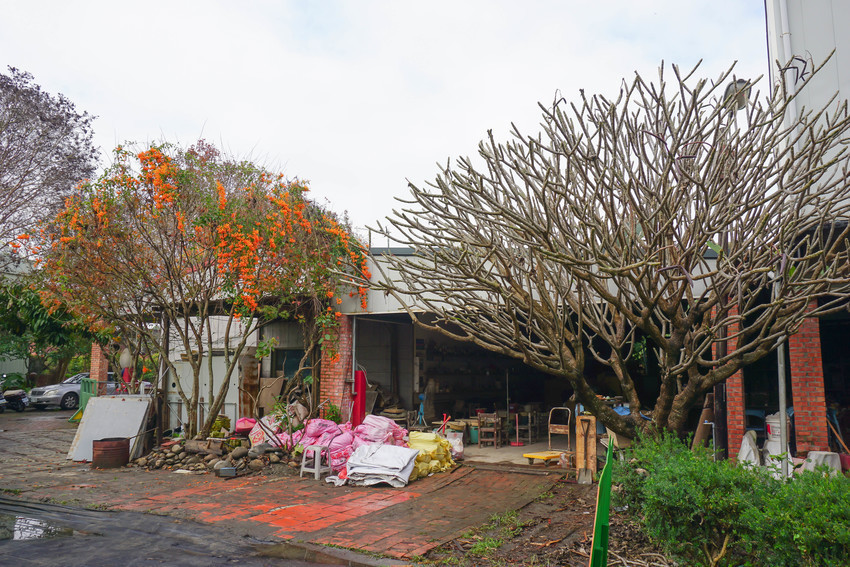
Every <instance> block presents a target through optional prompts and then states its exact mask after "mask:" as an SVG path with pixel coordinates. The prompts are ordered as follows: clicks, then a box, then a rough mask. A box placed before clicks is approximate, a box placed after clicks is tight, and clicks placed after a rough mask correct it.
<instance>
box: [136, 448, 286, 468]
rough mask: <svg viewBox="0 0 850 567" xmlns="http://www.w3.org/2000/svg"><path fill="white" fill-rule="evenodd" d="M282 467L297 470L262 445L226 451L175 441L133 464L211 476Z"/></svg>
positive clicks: (276, 450)
mask: <svg viewBox="0 0 850 567" xmlns="http://www.w3.org/2000/svg"><path fill="white" fill-rule="evenodd" d="M278 463H284V464H288V465H289V466H290V467H293V468H294V467H296V466H298V463H297V462H296V461H290V460H289V456H288V455H286V454H284V453H282V452H281V451H280V449H276V448H275V447H272V446H271V445H269V444H266V443H263V444H260V445H257V446H255V447H253V448H251V449H248V448H247V447H244V446H238V447H235V448H233V449H232V450H229V448H228V446H227V445H224V444H220V448H218V447H216V448H214V449H207V448H204V447H202V446H198V444H197V442H193V441H189V442H185V441H179V442H176V443H173V444H171V445H168V446H163V447H160V448H159V449H155V450H153V451H151V452H150V453H149V454H148V455H146V456H144V457H141V458H138V459H136V460H135V461H134V462H133V464H135V465H136V466H139V467H142V468H146V469H147V470H153V469H165V470H171V471H189V472H207V471H209V472H214V471H216V470H218V469H221V468H223V467H233V468H235V469H236V471H237V472H242V471H246V469H247V470H248V471H259V470H261V469H263V468H265V467H266V466H268V465H271V464H278Z"/></svg>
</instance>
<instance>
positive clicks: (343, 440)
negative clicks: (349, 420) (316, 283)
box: [330, 432, 354, 453]
mask: <svg viewBox="0 0 850 567" xmlns="http://www.w3.org/2000/svg"><path fill="white" fill-rule="evenodd" d="M353 442H354V435H352V434H351V433H348V432H342V433H340V434H339V435H337V436H336V437H334V438H333V440H332V441H331V444H330V451H331V453H333V452H334V451H340V450H342V449H345V448H346V447H351V444H352V443H353Z"/></svg>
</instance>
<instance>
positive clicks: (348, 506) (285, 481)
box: [0, 414, 558, 557]
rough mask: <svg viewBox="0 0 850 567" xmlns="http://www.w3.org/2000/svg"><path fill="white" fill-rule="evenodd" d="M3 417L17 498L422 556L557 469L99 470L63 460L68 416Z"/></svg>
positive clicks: (0, 436) (1, 442)
mask: <svg viewBox="0 0 850 567" xmlns="http://www.w3.org/2000/svg"><path fill="white" fill-rule="evenodd" d="M2 417H5V418H7V419H0V425H2V427H0V463H3V466H2V467H0V488H2V489H6V491H7V492H8V493H19V495H20V497H21V498H25V499H30V500H42V499H51V500H53V501H58V502H63V503H67V504H72V505H80V506H100V507H106V508H112V509H122V510H136V511H141V512H152V513H156V514H167V515H170V516H176V517H180V518H187V519H194V520H198V521H202V522H210V523H215V524H219V525H224V526H226V527H228V529H232V530H234V531H237V533H242V534H247V535H252V536H255V537H259V538H265V539H271V540H274V539H281V540H286V539H288V540H294V541H305V542H311V543H317V544H334V545H339V546H343V547H349V548H355V549H364V550H369V551H374V552H378V553H386V554H388V555H391V556H395V557H410V556H414V555H422V554H424V553H425V552H427V551H428V550H429V549H431V548H433V547H435V546H437V545H440V544H441V543H443V542H446V541H448V540H450V539H453V538H455V537H457V536H459V535H460V534H462V533H464V532H466V531H468V530H469V529H471V528H474V527H478V526H480V525H482V524H484V523H485V522H487V520H488V519H489V518H490V517H491V516H493V515H494V514H502V513H504V512H506V511H509V510H515V509H518V508H521V507H522V506H524V505H525V504H527V503H528V502H530V501H532V500H533V499H534V498H536V497H537V496H538V495H540V494H541V493H542V492H545V491H546V490H548V489H549V488H550V487H551V486H552V485H553V484H554V483H555V481H556V479H557V478H558V475H557V474H551V475H549V476H539V475H532V474H517V473H511V472H507V471H494V470H481V469H475V468H474V467H470V466H462V467H459V468H456V469H454V470H453V471H451V472H445V473H439V474H435V475H433V476H430V477H428V478H425V479H420V480H417V481H415V482H413V483H411V484H410V485H408V486H407V487H405V488H390V487H388V486H375V487H351V486H342V487H335V486H333V485H330V484H328V483H326V482H324V481H316V480H313V479H312V478H310V479H308V478H298V477H293V476H290V475H289V474H287V472H284V475H283V476H274V475H270V476H263V475H256V476H245V477H238V478H233V479H223V478H217V477H214V476H212V475H210V474H204V475H189V474H177V473H173V472H168V471H161V470H159V471H144V470H140V469H138V468H122V469H111V470H102V471H100V470H97V469H91V468H90V467H89V465H88V464H81V463H73V462H71V461H68V460H66V459H65V456H66V454H67V451H68V446H69V445H70V443H71V440H72V439H73V435H74V431H73V430H72V429H64V428H63V429H55V428H54V427H53V425H56V424H62V423H63V421H64V420H63V419H61V418H62V416H60V415H59V414H57V415H55V416H50V415H47V414H42V415H38V414H32V415H29V414H27V415H24V416H17V415H16V416H8V415H5V414H4V415H2ZM18 417H23V418H29V419H26V425H27V427H25V428H20V427H13V426H15V425H16V423H17V421H15V420H17V418H18ZM13 418H14V419H13ZM48 418H49V419H48ZM57 418H60V419H57ZM64 419H67V417H65V418H64ZM64 423H67V422H64ZM23 424H24V422H21V425H23ZM45 424H47V425H50V427H41V426H42V425H45ZM275 467H278V468H277V470H278V471H279V472H280V471H281V470H284V471H288V469H283V467H284V465H275Z"/></svg>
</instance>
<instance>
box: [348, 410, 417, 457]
mask: <svg viewBox="0 0 850 567" xmlns="http://www.w3.org/2000/svg"><path fill="white" fill-rule="evenodd" d="M353 433H354V448H355V449H357V448H358V447H360V446H361V445H371V444H374V443H377V444H379V445H396V446H399V447H404V446H405V442H404V437H405V435H407V430H406V429H404V428H402V427H399V426H398V425H397V424H396V422H394V421H393V420H391V419H389V418H386V417H383V416H380V415H367V416H366V417H365V418H364V419H363V423H361V424H360V425H358V426H357V427H355V428H354V431H353Z"/></svg>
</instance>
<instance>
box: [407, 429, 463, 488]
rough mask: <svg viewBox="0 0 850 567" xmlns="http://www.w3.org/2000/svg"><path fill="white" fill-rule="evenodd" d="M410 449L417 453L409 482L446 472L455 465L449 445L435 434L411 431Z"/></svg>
mask: <svg viewBox="0 0 850 567" xmlns="http://www.w3.org/2000/svg"><path fill="white" fill-rule="evenodd" d="M410 448H411V449H417V450H418V451H419V455H418V456H417V457H416V465H415V466H414V467H413V472H412V473H411V475H410V481H411V482H413V481H414V480H416V479H417V478H423V477H426V476H428V475H429V474H433V473H437V472H442V471H445V470H448V469H450V468H452V467H453V466H454V465H455V462H454V461H453V460H452V456H451V444H449V442H448V441H447V440H446V439H443V438H442V437H440V436H439V435H437V434H436V433H421V432H419V431H412V432H411V433H410Z"/></svg>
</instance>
